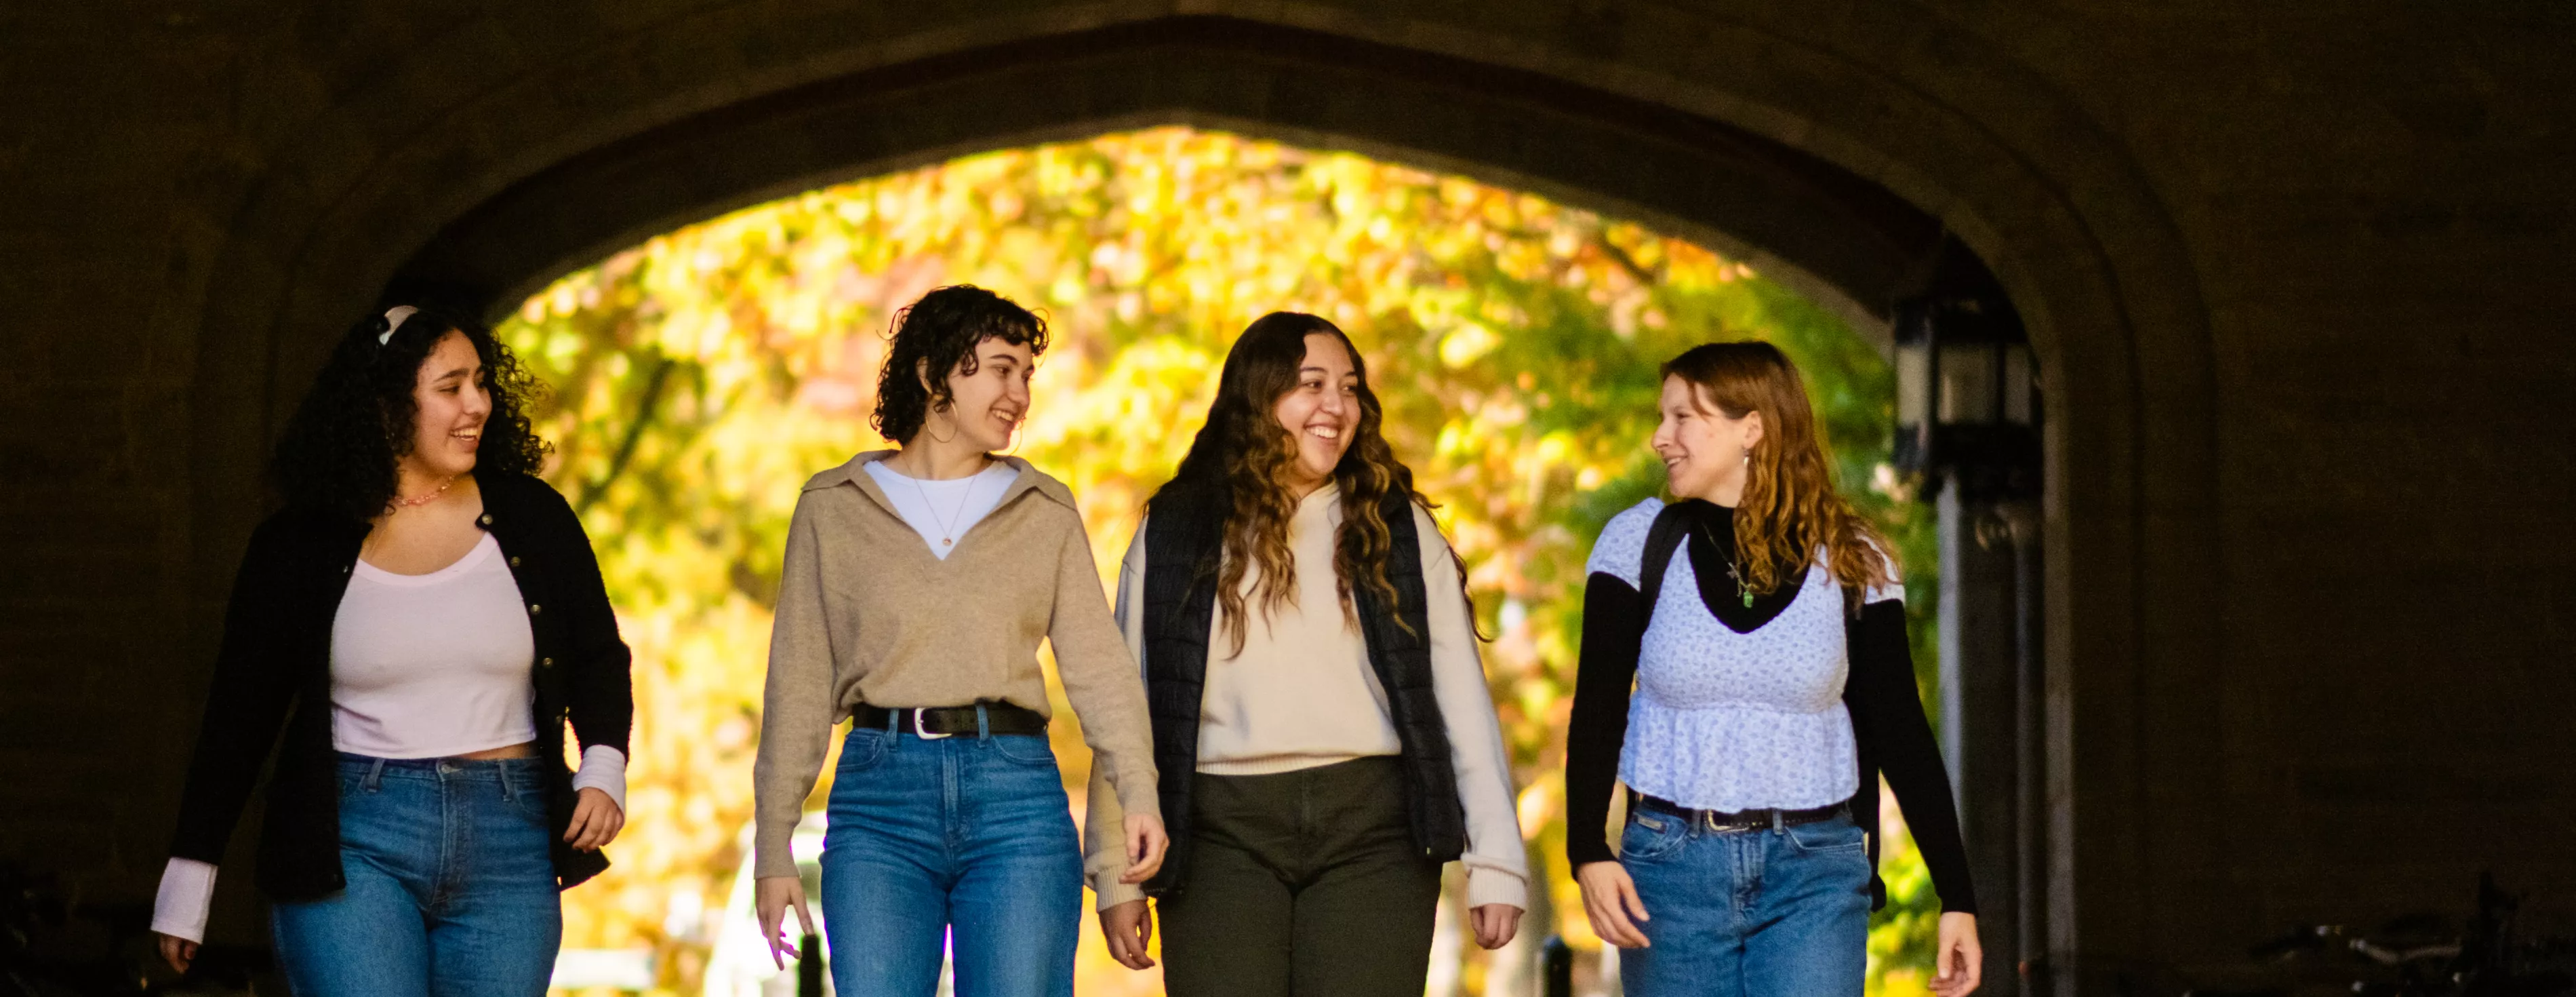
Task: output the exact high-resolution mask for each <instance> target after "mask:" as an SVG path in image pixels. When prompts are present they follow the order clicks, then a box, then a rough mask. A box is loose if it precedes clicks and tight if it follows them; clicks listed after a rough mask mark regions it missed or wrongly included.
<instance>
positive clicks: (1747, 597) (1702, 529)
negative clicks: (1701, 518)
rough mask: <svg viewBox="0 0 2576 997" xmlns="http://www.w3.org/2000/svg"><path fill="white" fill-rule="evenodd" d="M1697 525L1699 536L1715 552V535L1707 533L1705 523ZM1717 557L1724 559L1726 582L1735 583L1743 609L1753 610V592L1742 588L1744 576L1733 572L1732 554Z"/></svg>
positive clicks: (1733, 560)
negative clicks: (1742, 598)
mask: <svg viewBox="0 0 2576 997" xmlns="http://www.w3.org/2000/svg"><path fill="white" fill-rule="evenodd" d="M1698 525H1699V535H1700V536H1701V537H1702V538H1705V539H1706V540H1707V541H1708V548H1709V549H1710V550H1716V549H1718V546H1717V534H1714V533H1710V532H1709V531H1708V524H1706V523H1701V524H1698ZM1718 556H1720V557H1723V558H1725V559H1726V577H1727V580H1729V581H1732V582H1734V583H1735V593H1736V594H1737V595H1740V596H1743V597H1744V608H1746V609H1751V608H1753V590H1752V589H1749V588H1746V587H1745V586H1744V575H1743V574H1742V573H1740V572H1738V571H1736V570H1735V555H1733V554H1720V555H1718Z"/></svg>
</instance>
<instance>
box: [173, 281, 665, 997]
mask: <svg viewBox="0 0 2576 997" xmlns="http://www.w3.org/2000/svg"><path fill="white" fill-rule="evenodd" d="M534 389H535V384H534V383H533V381H532V380H531V379H530V378H529V377H528V376H527V375H526V373H525V372H524V371H522V370H521V369H520V367H519V366H518V363H517V361H516V360H515V359H513V358H512V357H511V355H510V351H509V350H508V349H507V348H505V347H503V346H502V345H501V344H500V343H498V342H496V341H494V340H493V338H492V334H491V332H490V330H488V329H485V328H484V327H483V326H482V325H481V324H480V323H477V322H474V321H472V320H471V319H469V318H466V317H464V316H461V315H455V314H447V313H442V312H438V311H430V310H423V309H420V308H416V307H412V306H400V307H396V308H393V309H391V310H389V311H387V312H385V313H384V315H382V316H381V317H376V318H372V319H370V320H368V321H367V322H364V323H361V324H359V325H358V326H357V327H355V328H353V329H351V330H350V331H349V333H348V334H347V335H346V336H344V337H343V338H342V339H341V342H340V344H339V347H338V349H336V350H335V351H334V352H333V353H332V355H331V359H330V362H329V363H328V364H327V365H325V366H324V367H323V369H322V372H321V374H320V375H319V376H317V377H316V378H315V379H314V383H313V388H312V390H310V391H309V392H307V393H306V395H305V397H304V402H303V404H302V405H301V406H299V407H298V408H297V409H296V412H295V415H294V417H293V419H292V420H290V421H289V422H288V424H287V427H286V432H285V434H284V437H283V438H282V439H281V440H280V441H279V443H278V445H277V452H276V457H275V461H274V464H273V466H272V471H273V474H274V477H275V478H276V481H277V484H278V486H279V488H280V490H281V491H282V492H284V494H285V499H286V502H285V507H284V508H283V509H282V510H280V511H279V512H277V513H276V514H275V515H272V516H270V517H269V518H268V519H267V521H265V522H263V523H261V524H260V526H259V528H258V530H257V531H255V532H254V533H253V534H252V535H251V541H250V549H249V551H248V552H247V553H246V554H244V555H243V557H242V566H241V571H240V574H239V577H238V578H237V579H236V580H235V582H234V585H233V594H232V605H231V608H230V610H229V611H228V613H227V615H226V617H225V624H224V637H223V643H222V649H221V651H220V652H219V653H218V655H217V658H216V661H215V676H214V683H213V686H212V688H211V689H210V690H209V691H208V693H207V697H206V713H205V721H204V726H203V729H202V731H201V732H200V733H199V735H198V740H197V749H196V755H195V760H194V762H193V763H192V764H191V766H190V768H189V772H188V780H187V788H186V793H185V796H184V797H183V798H182V800H181V802H180V809H179V831H178V834H177V837H176V840H175V841H174V842H173V843H172V845H171V849H170V852H171V858H170V863H169V867H168V869H167V871H166V872H164V873H163V876H162V881H161V893H160V897H159V900H158V902H157V904H156V906H155V909H154V912H153V922H152V928H153V930H154V931H156V932H159V933H160V935H161V951H162V954H163V957H164V958H165V959H167V960H168V961H169V962H170V964H171V965H172V966H173V967H174V968H178V969H180V970H182V971H184V970H185V969H186V967H187V964H188V962H189V961H190V960H191V959H193V958H194V957H195V954H196V950H197V945H198V943H199V942H201V941H203V939H204V937H205V926H206V914H207V906H208V900H209V898H210V896H211V894H212V893H213V890H214V880H215V869H216V865H217V864H218V863H220V862H221V861H222V859H223V856H224V849H225V845H226V842H227V841H228V839H229V838H230V837H231V835H232V831H233V826H234V824H236V823H237V822H238V820H239V817H240V815H241V811H242V809H243V807H244V805H245V804H246V802H247V801H248V798H249V796H250V791H251V786H252V784H253V783H254V782H255V781H256V780H257V778H258V775H259V770H260V768H261V765H262V763H263V762H264V761H265V760H266V759H267V757H268V755H269V753H270V748H271V746H272V745H277V744H278V743H279V740H280V735H281V732H282V734H283V744H282V746H279V747H278V749H277V765H276V772H275V774H274V775H273V776H272V777H271V778H270V780H269V789H268V801H267V812H266V818H265V821H264V823H263V825H262V828H261V834H260V841H259V852H258V863H257V865H258V877H257V879H258V883H259V886H260V887H261V889H262V891H263V892H265V893H266V894H268V896H269V898H270V900H271V901H272V902H273V903H272V908H271V911H272V913H271V929H272V934H273V935H274V937H275V940H276V944H277V953H278V958H279V962H280V963H281V964H282V966H283V967H284V969H285V971H286V977H287V981H288V984H289V986H290V988H291V989H292V990H293V991H294V992H295V993H297V994H300V995H305V997H315V995H322V997H328V995H339V994H347V995H378V994H433V993H435V994H442V995H450V994H453V995H485V994H494V995H499V994H517V995H526V997H536V995H539V994H543V993H544V992H545V990H546V984H547V980H548V978H549V977H550V976H551V975H552V971H553V967H554V960H555V951H556V947H557V945H558V944H560V942H561V939H562V933H563V932H562V909H561V907H560V906H559V904H558V901H557V899H556V896H555V894H556V892H557V891H558V890H560V889H564V888H568V887H570V886H572V885H574V884H576V883H579V882H581V881H582V880H584V879H587V878H589V877H590V876H592V875H595V874H597V873H598V872H599V871H600V870H601V869H602V868H605V867H606V866H607V864H608V860H607V859H606V858H604V857H602V856H601V854H600V852H599V849H600V846H602V845H605V844H607V843H608V842H609V841H610V840H611V839H613V838H615V837H616V836H617V832H618V830H619V829H620V828H621V827H622V826H623V825H624V823H625V801H624V797H625V785H626V783H625V765H626V741H627V733H628V728H629V725H630V724H631V722H632V718H633V712H634V707H633V699H632V695H631V690H630V686H629V680H628V672H627V668H628V654H627V649H626V644H625V643H624V642H623V641H622V640H620V639H619V638H618V635H617V621H616V618H615V617H614V616H612V615H611V613H610V611H609V606H608V595H607V592H606V590H605V588H604V587H603V586H602V584H601V582H600V575H599V566H598V563H597V562H596V561H595V560H594V559H593V558H592V555H591V550H590V541H589V538H588V537H587V536H586V535H584V534H583V532H582V528H581V523H580V521H579V520H577V519H575V518H574V516H573V512H572V508H571V507H570V506H568V505H566V504H565V503H564V500H563V498H562V497H561V496H559V495H557V494H556V493H555V491H554V489H552V488H550V487H548V486H547V485H546V484H545V483H544V482H543V481H540V480H538V479H537V478H536V477H534V475H535V473H536V471H537V469H538V464H539V462H540V461H541V460H542V458H543V456H544V454H545V450H546V447H545V444H544V443H542V442H541V441H539V440H538V439H537V438H536V436H535V435H534V433H532V432H531V431H530V428H529V424H528V417H527V415H526V411H525V407H526V404H527V399H528V396H529V394H530V393H531V392H532V391H533V390H534ZM566 719H569V720H570V721H571V723H572V727H573V730H574V732H575V733H576V734H577V735H578V736H579V737H580V739H581V743H582V744H583V746H584V748H583V752H582V766H581V771H580V773H579V774H575V773H573V772H571V771H569V770H567V769H566V768H565V766H564V763H563V760H562V759H563V757H564V748H563V725H564V722H565V720H566Z"/></svg>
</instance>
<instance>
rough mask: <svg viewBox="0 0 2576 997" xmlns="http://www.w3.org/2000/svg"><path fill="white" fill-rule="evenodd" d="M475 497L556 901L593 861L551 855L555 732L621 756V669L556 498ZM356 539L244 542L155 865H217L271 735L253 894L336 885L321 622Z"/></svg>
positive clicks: (327, 536) (272, 529)
mask: <svg viewBox="0 0 2576 997" xmlns="http://www.w3.org/2000/svg"><path fill="white" fill-rule="evenodd" d="M477 484H478V485H479V486H480V489H481V491H482V494H483V515H482V517H481V519H480V520H479V522H480V523H481V524H482V526H483V528H484V529H485V530H487V531H489V532H490V533H491V534H492V536H493V539H495V540H496V541H498V542H499V543H500V545H501V552H502V554H503V555H505V556H506V557H508V559H509V565H510V575H511V577H512V578H513V579H514V580H516V581H517V583H518V586H519V594H520V596H521V598H523V599H524V600H525V601H526V603H527V609H528V625H529V629H530V630H531V631H533V635H534V637H535V639H536V661H534V662H532V665H533V666H534V667H532V668H531V669H530V673H531V675H532V676H533V681H534V684H535V686H536V697H535V705H534V710H535V714H536V729H537V743H536V750H537V757H538V758H539V759H540V760H541V761H542V762H543V764H544V769H545V772H546V791H547V797H548V799H547V806H546V810H547V816H548V818H549V820H548V824H549V826H550V827H552V828H553V831H554V833H553V834H552V835H551V836H550V841H551V843H552V846H553V847H552V853H553V855H552V857H553V859H554V867H555V879H556V883H557V885H558V887H559V888H560V887H569V886H572V885H573V884H575V883H579V882H581V881H582V880H585V879H588V878H590V877H591V876H594V875H597V874H598V873H599V871H600V870H602V869H605V868H607V867H608V859H607V858H606V857H605V856H604V855H602V854H600V853H599V852H577V851H574V850H573V849H572V847H571V846H570V845H568V844H566V843H564V841H563V832H564V830H565V829H566V828H567V827H569V826H571V823H572V807H573V797H574V793H573V789H572V773H571V771H570V770H569V769H567V768H565V766H564V762H563V758H564V747H563V721H564V720H565V719H566V718H567V717H569V718H570V719H571V721H572V726H573V730H574V732H575V733H576V734H578V735H579V736H580V739H581V743H582V744H583V745H584V746H585V747H587V746H590V745H600V744H604V745H608V746H609V747H612V748H616V749H617V750H618V751H620V752H624V751H625V750H626V738H627V733H628V730H629V728H630V726H631V725H632V723H633V721H634V712H635V701H634V695H633V687H632V684H631V678H630V676H629V674H628V663H629V654H628V652H627V649H626V643H625V641H623V640H621V639H619V637H618V635H617V618H616V617H615V616H614V615H612V614H611V613H610V611H609V607H608V592H607V588H606V586H605V585H604V584H603V583H602V582H601V580H600V575H599V562H598V561H597V560H596V559H595V558H593V557H592V555H591V550H590V538H589V536H588V535H587V534H585V533H583V532H582V529H581V521H580V519H578V518H576V517H575V516H574V515H573V511H572V507H571V506H570V505H567V504H566V503H565V502H564V500H563V496H561V495H559V494H557V493H556V492H555V490H554V489H553V488H552V487H550V486H548V485H547V484H546V483H545V482H543V481H539V480H537V479H535V478H532V477H527V476H524V475H515V474H513V475H481V476H478V478H477ZM369 529H370V527H369V526H368V525H367V524H365V523H361V522H355V521H352V520H350V519H348V518H346V517H344V516H338V515H333V514H329V513H323V512H318V511H315V510H311V509H304V508H290V509H288V510H286V511H283V512H280V513H278V514H276V515H274V516H271V517H269V518H268V520H267V521H266V522H263V523H261V524H260V525H259V528H258V530H257V531H255V532H253V533H252V534H251V540H250V549H249V550H248V551H246V552H245V553H244V554H243V555H242V563H241V571H240V573H239V574H238V575H237V576H236V577H235V578H234V580H233V592H232V604H231V606H230V608H228V609H227V610H226V612H225V615H224V638H223V645H222V649H221V650H220V651H219V652H218V653H217V655H216V658H215V678H214V685H213V687H212V688H211V689H209V690H208V691H207V694H206V715H205V721H204V725H203V726H202V728H200V731H199V733H198V735H197V751H196V757H195V759H194V761H193V762H191V763H190V765H189V768H188V783H187V789H186V791H185V794H184V795H183V796H182V797H181V799H180V804H179V829H178V833H177V835H176V836H175V838H174V839H173V840H172V842H171V844H170V854H171V855H172V856H174V857H177V858H184V859H195V860H197V861H201V862H206V863H209V864H214V863H220V862H222V861H223V855H224V846H225V844H226V843H227V842H229V841H230V840H231V838H232V833H233V827H234V825H235V824H238V823H239V822H240V819H241V812H242V807H243V806H244V805H245V804H246V803H247V802H248V801H249V798H250V791H251V786H252V785H253V784H254V783H255V782H257V781H258V778H259V770H260V768H261V765H262V763H263V762H265V761H266V760H267V758H268V755H269V750H270V748H271V747H272V746H274V745H277V744H278V735H279V731H280V730H281V728H282V729H283V730H284V732H285V741H284V745H283V747H281V748H279V750H278V752H277V767H276V772H275V774H274V775H273V776H272V777H271V779H270V780H269V785H268V798H267V808H268V809H267V816H266V820H265V822H264V823H263V824H262V827H261V833H260V841H259V852H258V877H257V882H258V884H259V887H260V890H261V891H262V892H264V893H266V894H268V895H269V896H270V897H271V898H273V899H279V900H303V899H313V898H318V897H323V896H328V895H330V894H332V893H334V892H337V891H338V890H340V889H341V888H343V887H345V886H346V885H347V881H346V880H345V879H343V878H342V876H341V872H340V795H339V780H338V778H337V773H338V758H339V753H338V752H337V751H336V750H334V749H333V748H332V746H331V623H332V620H333V618H334V617H336V616H337V615H338V613H339V609H340V598H341V596H342V595H343V594H344V593H345V592H346V591H347V589H348V586H349V573H350V571H351V569H352V568H353V566H354V565H355V564H356V563H357V560H358V547H359V544H360V543H361V542H362V541H364V540H365V539H366V537H367V532H368V530H369Z"/></svg>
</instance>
